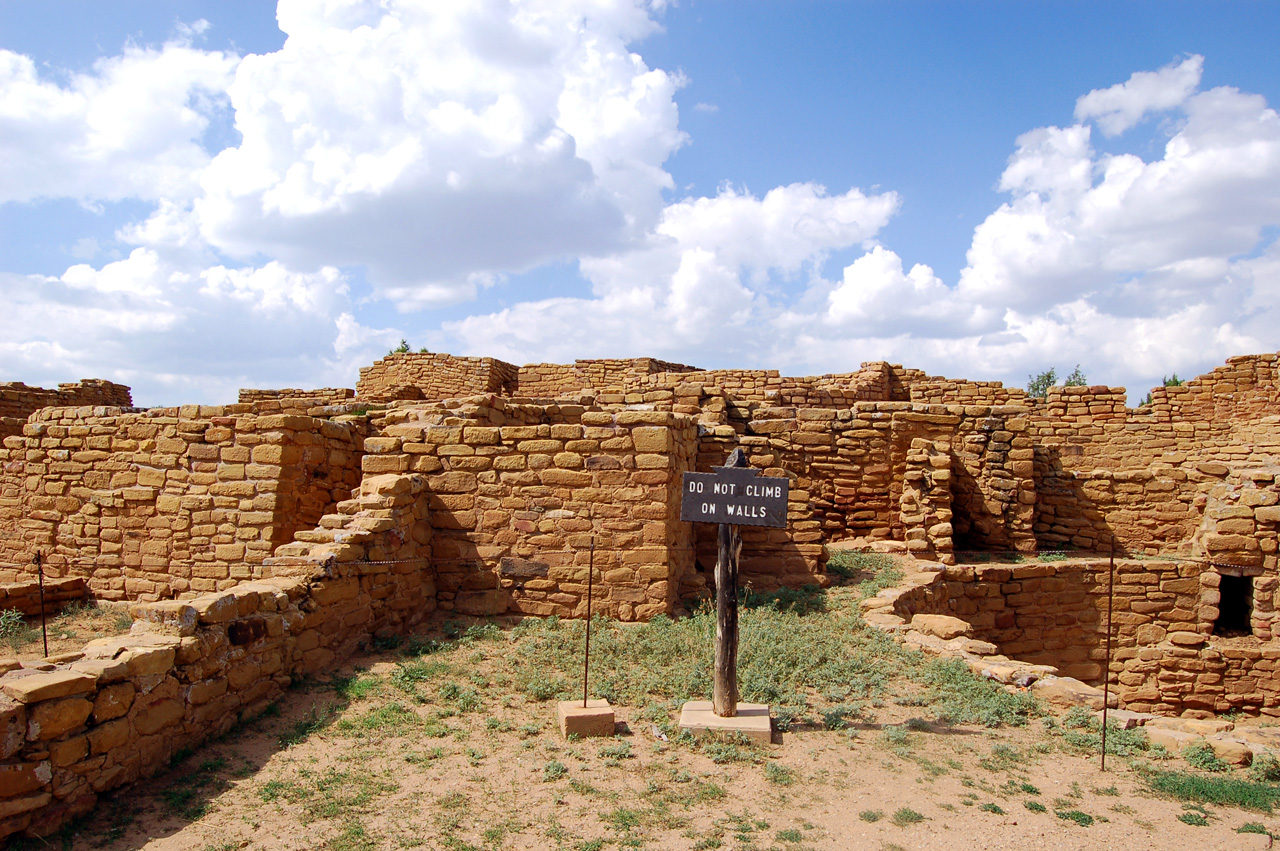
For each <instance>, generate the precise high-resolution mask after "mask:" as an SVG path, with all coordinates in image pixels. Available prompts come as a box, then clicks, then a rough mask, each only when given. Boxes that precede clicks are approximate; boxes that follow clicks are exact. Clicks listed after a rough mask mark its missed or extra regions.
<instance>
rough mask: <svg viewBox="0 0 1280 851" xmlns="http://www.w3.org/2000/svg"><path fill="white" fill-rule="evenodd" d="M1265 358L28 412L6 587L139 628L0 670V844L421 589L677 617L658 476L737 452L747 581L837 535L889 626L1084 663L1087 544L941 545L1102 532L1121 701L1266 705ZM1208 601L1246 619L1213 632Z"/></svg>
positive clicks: (811, 574)
mask: <svg viewBox="0 0 1280 851" xmlns="http://www.w3.org/2000/svg"><path fill="white" fill-rule="evenodd" d="M1276 373H1277V357H1276V356H1275V355H1262V356H1249V357H1243V358H1233V359H1231V360H1230V361H1229V362H1228V363H1227V365H1226V366H1224V367H1222V368H1219V369H1217V370H1215V371H1214V372H1212V373H1210V374H1208V375H1205V376H1202V377H1200V378H1198V379H1195V380H1193V381H1190V382H1187V383H1186V384H1185V385H1183V386H1182V387H1176V388H1173V387H1171V388H1156V390H1154V391H1153V393H1152V400H1151V403H1150V404H1148V405H1143V406H1140V407H1138V408H1128V407H1127V406H1126V404H1125V393H1124V391H1123V390H1122V389H1121V388H1111V387H1105V386H1095V387H1079V388H1053V389H1051V390H1050V392H1049V393H1048V395H1047V397H1046V398H1045V399H1033V398H1029V397H1027V396H1026V395H1025V394H1024V393H1022V392H1021V391H1019V390H1016V389H1011V388H1004V387H1003V386H1001V385H999V384H996V383H989V382H987V383H984V382H966V381H960V380H953V379H945V378H938V377H933V376H928V375H926V374H924V373H923V372H920V371H918V370H910V369H904V368H903V367H901V366H898V365H895V364H888V363H883V362H875V363H869V364H863V365H862V367H861V368H860V369H859V370H857V371H855V372H850V373H842V374H831V375H824V376H813V377H808V378H789V377H785V376H781V375H779V374H778V373H777V372H776V371H772V370H714V371H706V370H697V369H695V368H693V367H688V366H684V365H680V364H671V363H667V362H664V361H658V360H654V359H648V358H642V359H635V360H584V361H577V362H575V363H574V364H573V365H555V364H534V365H530V366H525V367H520V368H517V367H515V366H512V365H511V364H507V363H504V362H502V361H498V360H495V359H492V358H460V357H454V356H451V355H443V354H425V353H422V354H411V353H410V354H396V355H390V356H388V357H387V358H384V359H383V360H381V361H379V362H377V363H375V364H374V365H372V366H370V367H367V368H365V369H363V370H362V371H361V376H360V382H359V383H358V385H357V388H356V391H355V392H354V393H353V392H352V391H350V390H342V389H332V388H329V389H323V390H316V391H299V390H274V391H252V390H246V391H242V396H241V401H240V402H239V403H238V404H234V405H225V406H184V407H181V408H155V409H150V410H134V409H129V408H127V407H126V406H124V405H115V406H106V405H97V406H94V407H87V406H83V405H80V406H69V407H47V406H43V407H38V408H35V409H33V410H32V411H30V412H27V413H26V414H25V415H22V416H20V417H19V416H15V419H19V420H20V422H21V430H20V432H19V433H15V434H11V435H9V436H7V437H6V438H5V440H4V448H3V449H0V564H2V565H3V566H0V582H28V581H29V580H30V578H31V577H32V575H33V573H32V561H33V559H34V556H35V554H36V553H37V552H39V553H40V554H41V557H42V559H43V560H44V563H45V565H46V569H47V573H48V575H49V576H50V577H51V578H53V579H54V580H57V581H62V580H64V579H72V580H80V581H82V582H83V583H85V585H87V587H88V588H89V590H90V591H91V593H92V594H94V595H95V596H97V597H98V598H100V599H113V600H131V601H135V602H136V603H137V605H136V607H135V610H134V614H135V618H137V622H136V623H135V628H134V633H133V634H131V635H130V636H128V637H124V638H120V639H114V640H112V641H111V642H107V643H100V644H95V645H90V646H89V647H87V648H86V649H85V651H84V654H83V655H82V656H81V655H78V654H71V656H72V657H75V658H62V659H58V660H53V661H51V662H50V663H44V664H41V665H39V666H34V667H33V666H27V665H17V663H12V664H10V663H0V667H4V666H6V665H8V667H9V668H10V669H11V670H9V672H8V674H7V675H5V677H4V678H3V679H2V680H0V690H3V692H4V693H5V694H6V695H8V698H7V700H8V702H7V703H4V704H3V706H0V718H4V719H8V720H7V721H4V724H5V725H6V726H4V728H3V730H7V731H9V732H8V734H7V737H3V741H4V742H5V743H6V744H4V747H3V758H4V760H5V761H4V763H3V764H0V771H3V772H9V774H8V775H7V776H11V777H13V778H18V779H15V780H14V782H13V783H11V784H8V785H7V786H6V787H5V788H6V789H7V790H8V793H7V794H4V795H0V798H2V799H3V800H0V818H2V819H6V820H5V821H3V822H0V834H3V833H6V832H13V831H17V830H24V831H27V832H30V833H33V834H35V833H41V832H47V831H48V830H51V829H53V828H55V827H56V826H57V825H58V824H60V823H61V822H62V821H64V820H65V819H66V818H68V817H70V816H71V815H74V814H75V813H77V812H81V811H83V809H84V808H85V807H87V806H91V805H92V802H93V800H94V799H95V797H96V795H98V794H100V793H102V792H103V791H106V790H108V789H110V788H114V787H115V786H118V785H119V784H121V783H125V782H129V781H130V780H132V779H134V778H136V777H139V776H142V775H143V774H146V773H148V772H149V771H151V770H153V769H154V768H155V767H157V766H160V765H162V764H164V763H165V761H166V760H167V757H168V755H169V754H171V753H172V752H173V751H174V750H175V749H177V748H179V747H183V746H186V745H188V744H191V743H193V742H197V741H200V740H201V739H203V738H205V737H207V736H209V735H212V734H214V733H215V732H217V731H218V730H219V729H223V728H225V726H226V725H228V724H230V723H233V722H234V719H235V717H236V716H237V715H238V714H252V713H254V712H256V711H260V709H261V707H262V706H264V705H265V704H266V702H267V701H269V700H271V699H274V697H275V696H276V695H278V694H279V693H280V690H281V689H283V688H284V687H285V686H286V685H287V684H288V682H289V681H290V679H291V678H292V677H294V676H297V675H301V674H305V673H308V672H311V671H316V670H322V669H325V668H327V667H330V666H332V664H333V663H334V662H335V661H337V660H340V659H341V658H343V657H344V656H345V655H347V654H349V653H350V652H351V651H352V650H353V649H354V648H355V647H356V646H358V645H359V644H360V643H361V642H362V641H367V640H368V639H369V638H370V637H371V636H374V635H379V634H387V633H388V632H393V631H399V630H403V629H406V628H408V627H409V626H411V625H413V624H414V623H416V622H418V621H420V620H421V619H422V618H423V617H425V616H426V615H427V614H428V613H430V612H432V611H434V610H435V609H437V608H439V609H442V610H445V611H452V612H457V613H460V614H468V615H477V616H485V615H496V614H502V613H510V614H528V615H552V614H555V615H561V616H567V617H580V616H581V615H582V614H583V613H584V610H585V599H584V595H585V593H586V587H587V579H588V565H594V568H595V573H594V574H593V576H592V580H593V582H594V584H595V594H596V600H595V603H594V606H595V607H596V610H597V611H600V612H602V613H604V614H607V615H609V616H612V617H616V618H619V619H622V620H643V619H648V618H651V617H653V616H655V615H658V614H665V613H675V612H678V611H679V610H680V608H681V606H682V602H681V601H682V600H685V599H688V598H690V597H699V596H705V595H707V594H709V593H711V591H712V590H713V589H712V588H711V587H710V582H711V576H712V575H713V571H712V568H713V565H714V562H715V541H714V531H715V530H714V527H712V526H709V525H702V524H697V525H695V524H688V523H683V522H681V521H679V519H678V518H679V509H680V505H679V498H680V487H679V485H680V480H681V476H682V474H683V473H684V472H686V471H694V470H696V471H702V472H706V471H709V470H711V469H712V468H713V467H714V466H717V465H719V464H722V463H723V462H724V460H725V458H727V456H728V454H729V453H730V452H731V451H732V450H733V449H734V448H739V447H740V448H742V449H743V450H744V451H745V452H746V454H747V457H748V459H749V460H750V462H751V464H752V466H754V467H756V468H758V469H760V470H761V471H762V472H763V473H764V474H765V475H769V476H785V477H787V478H788V479H789V481H790V490H789V494H790V502H789V505H788V525H787V527H786V528H784V529H766V528H750V527H748V528H746V529H744V549H743V555H742V579H743V581H744V582H746V583H749V584H751V585H752V586H753V587H755V588H757V589H761V590H767V589H772V588H777V587H782V586H799V585H804V584H811V583H817V584H824V583H825V582H826V577H825V573H824V565H825V560H826V555H827V549H826V547H827V545H830V544H835V543H840V544H842V545H845V546H855V547H866V548H872V549H880V550H891V551H892V550H897V551H901V552H905V553H910V554H913V555H915V556H917V557H918V558H920V559H925V560H930V561H932V562H933V563H934V564H935V565H936V566H937V570H935V571H932V572H929V573H928V574H927V576H924V578H922V579H921V580H920V581H918V582H914V583H913V584H912V585H911V586H910V587H909V588H906V589H899V591H900V593H895V595H894V597H893V600H892V602H891V603H890V602H888V601H886V605H889V606H890V608H892V610H893V612H895V613H896V614H893V615H892V617H893V618H897V619H898V622H904V621H907V620H909V619H911V618H913V617H914V616H915V615H917V614H919V615H942V616H946V617H954V618H959V619H961V620H962V621H964V622H965V623H966V624H968V629H969V631H970V633H971V637H970V638H967V639H966V640H968V641H973V642H977V643H978V644H982V645H984V646H989V647H992V648H997V649H999V650H1000V651H1002V652H1004V653H1007V654H1009V655H1010V656H1012V657H1016V658H1018V659H1022V660H1025V663H1026V664H1027V665H1036V664H1040V663H1044V664H1052V665H1053V666H1056V667H1057V668H1058V669H1059V670H1060V671H1061V672H1063V673H1064V674H1068V675H1070V676H1075V677H1078V678H1079V679H1081V680H1083V681H1085V682H1088V683H1095V684H1096V683H1099V682H1100V680H1101V677H1102V676H1103V673H1102V670H1101V667H1100V659H1099V654H1100V653H1101V652H1102V651H1101V647H1102V644H1101V636H1102V632H1101V627H1100V623H1101V622H1100V620H1099V613H1100V612H1101V611H1102V608H1101V600H1102V599H1103V595H1104V593H1105V587H1104V584H1103V583H1104V582H1105V580H1106V562H1105V561H1102V562H1099V561H1098V560H1097V559H1092V560H1084V561H1071V562H1062V563H1053V562H1036V563H1028V564H1022V565H1013V566H1007V567H984V566H980V565H973V564H969V563H965V559H966V553H968V552H970V551H973V550H999V551H1016V552H1019V553H1023V554H1025V555H1026V556H1028V557H1030V556H1032V555H1034V554H1036V553H1037V552H1045V551H1052V550H1058V549H1063V548H1067V549H1072V548H1074V549H1082V550H1104V551H1105V550H1107V549H1110V548H1112V547H1114V548H1115V549H1116V550H1117V551H1119V552H1120V553H1121V554H1122V556H1137V555H1141V556H1145V557H1146V558H1143V559H1132V558H1122V559H1121V561H1120V562H1118V567H1117V572H1116V589H1117V590H1116V625H1117V626H1116V629H1117V632H1116V645H1115V649H1116V656H1115V659H1116V664H1115V666H1114V667H1113V670H1112V683H1111V684H1112V687H1113V688H1114V689H1115V691H1116V692H1117V694H1119V695H1120V697H1121V699H1122V701H1124V703H1125V704H1126V705H1128V706H1130V707H1133V708H1138V709H1149V710H1154V711H1159V712H1166V713H1187V714H1196V713H1209V712H1214V711H1223V710H1224V709H1227V708H1236V709H1241V710H1243V711H1247V712H1254V713H1260V714H1267V715H1275V716H1280V674H1277V673H1276V671H1275V663H1276V660H1277V659H1280V649H1277V648H1276V647H1275V646H1274V641H1275V640H1276V636H1277V632H1276V627H1275V623H1274V618H1275V612H1276V605H1277V599H1276V593H1277V584H1278V583H1277V573H1278V571H1277V561H1276V559H1277V523H1278V522H1280V505H1278V502H1280V485H1278V484H1277V475H1278V474H1280V398H1278V396H1277V386H1278V382H1277V375H1276ZM84 384H88V382H84ZM41 392H45V393H47V392H52V391H41ZM126 392H127V390H126ZM125 401H127V398H126V400H125ZM19 414H21V412H19ZM1162 556H1163V558H1161V557H1162ZM1175 556H1176V557H1177V558H1174V557H1175ZM1242 594H1243V595H1244V596H1243V597H1241V595H1242ZM1227 612H1231V613H1234V614H1232V617H1236V618H1243V620H1241V621H1239V623H1241V624H1244V626H1243V627H1240V628H1239V629H1237V632H1238V633H1241V634H1232V635H1227V634H1215V632H1221V629H1220V627H1221V624H1222V622H1224V621H1223V619H1224V617H1226V615H1225V614H1224V613H1227ZM1241 612H1243V615H1241V614H1240V613H1241ZM883 617H886V618H887V617H889V615H887V614H886V615H883ZM121 660H123V661H121ZM144 660H146V661H144ZM46 668H51V669H50V670H42V669H46ZM36 677H45V678H48V683H47V684H46V683H45V681H44V680H41V679H35V678H36ZM24 682H25V683H26V685H25V686H24V685H22V684H23V683H24ZM104 695H109V696H104ZM100 703H101V704H102V709H101V711H99V704H100ZM86 707H88V709H87V710H86ZM3 730H0V732H3Z"/></svg>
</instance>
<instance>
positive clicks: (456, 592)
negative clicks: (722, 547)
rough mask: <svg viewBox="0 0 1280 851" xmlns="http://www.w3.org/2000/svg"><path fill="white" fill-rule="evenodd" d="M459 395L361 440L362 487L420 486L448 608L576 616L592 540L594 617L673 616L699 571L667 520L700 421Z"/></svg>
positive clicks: (394, 414)
mask: <svg viewBox="0 0 1280 851" xmlns="http://www.w3.org/2000/svg"><path fill="white" fill-rule="evenodd" d="M464 401H465V404H460V405H457V406H456V407H454V409H452V410H450V409H445V408H443V407H436V408H430V407H422V408H412V407H398V408H396V409H393V410H392V411H389V412H388V415H387V417H386V418H385V419H384V420H382V421H381V422H380V423H379V426H378V431H379V436H377V437H370V438H368V439H366V440H365V443H364V449H365V453H366V454H365V456H364V459H363V468H364V475H365V480H366V481H369V480H370V479H371V477H373V478H377V477H380V476H385V475H408V474H417V475H418V476H420V477H422V478H423V480H424V482H425V493H426V494H427V496H426V500H427V505H428V506H429V514H428V516H427V518H426V525H427V526H429V527H430V529H431V536H432V547H431V558H432V565H433V567H434V569H435V572H436V581H437V586H438V591H437V593H438V598H439V601H440V606H441V608H443V609H446V610H453V611H458V612H462V613H466V614H477V615H483V614H499V613H502V612H505V611H516V612H525V613H529V614H539V615H549V614H561V615H566V616H573V615H580V614H581V612H582V611H583V610H584V609H585V594H586V590H587V582H586V580H587V564H588V562H589V561H590V560H591V558H592V556H591V553H590V549H591V542H592V540H593V539H594V541H595V555H594V564H595V568H596V570H597V576H596V582H597V583H599V584H598V585H597V587H596V590H595V593H596V594H597V599H596V601H595V603H594V604H593V605H594V608H595V610H596V611H598V612H600V613H602V614H606V615H610V616H613V617H618V618H620V619H622V620H636V619H647V618H649V617H652V616H653V615H654V614H657V613H659V612H668V611H670V610H671V608H672V606H673V605H674V603H675V600H676V594H677V591H678V583H679V580H680V577H681V575H682V574H683V573H684V572H685V571H686V570H687V569H688V568H689V567H690V566H691V564H692V553H691V545H690V541H689V534H690V533H689V532H688V530H687V529H683V528H681V526H682V525H683V524H678V523H675V522H674V520H673V518H675V517H678V514H679V504H678V501H677V500H678V495H679V479H680V473H682V472H683V471H684V470H686V469H689V468H690V465H691V464H692V462H693V457H694V452H695V448H694V447H695V440H696V427H695V426H694V424H693V423H692V422H691V421H689V420H688V419H687V418H684V417H680V416H678V415H674V414H671V413H668V412H655V411H620V412H617V413H613V412H607V411H601V410H594V411H590V410H586V409H585V408H583V407H582V406H578V405H569V404H565V405H558V406H551V407H543V406H531V405H508V404H505V403H502V402H501V401H500V400H496V399H492V398H487V397H476V398H473V399H469V400H464ZM307 537H308V536H307V534H303V535H300V536H299V538H300V540H307ZM292 550H293V547H286V548H284V549H282V550H281V552H283V553H289V552H292Z"/></svg>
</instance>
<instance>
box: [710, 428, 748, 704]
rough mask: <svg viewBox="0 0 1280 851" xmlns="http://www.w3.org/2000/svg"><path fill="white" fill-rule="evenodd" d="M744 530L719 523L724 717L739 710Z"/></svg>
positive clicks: (734, 461)
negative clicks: (740, 571)
mask: <svg viewBox="0 0 1280 851" xmlns="http://www.w3.org/2000/svg"><path fill="white" fill-rule="evenodd" d="M746 466H747V455H746V453H745V452H743V451H742V450H741V449H735V450H733V452H732V454H730V455H729V460H728V461H726V462H725V465H724V467H723V468H721V469H725V468H732V467H746ZM741 554H742V532H741V531H739V529H738V527H737V525H736V524H733V523H721V524H719V525H718V526H717V527H716V662H715V672H714V685H713V687H712V691H711V706H712V709H714V710H715V713H716V715H718V716H720V717H721V718H732V717H733V716H735V715H737V714H738V556H739V555H741Z"/></svg>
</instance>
